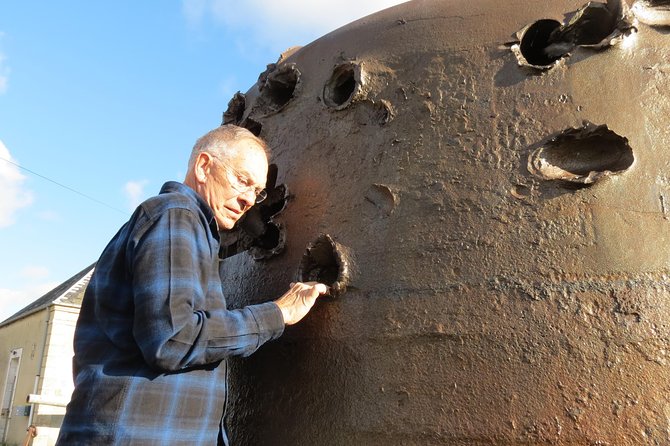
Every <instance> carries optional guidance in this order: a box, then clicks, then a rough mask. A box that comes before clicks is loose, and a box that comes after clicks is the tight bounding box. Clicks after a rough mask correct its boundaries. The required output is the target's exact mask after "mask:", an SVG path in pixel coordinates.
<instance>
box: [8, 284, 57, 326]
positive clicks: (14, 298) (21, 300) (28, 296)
mask: <svg viewBox="0 0 670 446" xmlns="http://www.w3.org/2000/svg"><path fill="white" fill-rule="evenodd" d="M57 286H58V282H40V283H34V282H33V283H32V284H30V285H28V286H26V287H25V288H22V289H8V288H0V322H1V321H4V320H5V319H7V318H8V317H10V316H12V315H13V314H14V313H16V312H17V311H19V310H21V309H22V308H24V307H26V306H27V305H29V304H30V303H32V302H34V301H35V300H37V299H38V298H40V297H42V296H44V295H45V294H46V293H47V292H49V291H51V290H52V289H54V288H55V287H57Z"/></svg>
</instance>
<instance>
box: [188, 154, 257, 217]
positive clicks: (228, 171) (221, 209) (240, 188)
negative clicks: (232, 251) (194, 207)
mask: <svg viewBox="0 0 670 446" xmlns="http://www.w3.org/2000/svg"><path fill="white" fill-rule="evenodd" d="M237 144H238V147H239V145H242V146H243V147H240V149H241V150H240V151H239V153H238V155H237V156H236V157H234V158H232V159H230V160H226V161H222V160H220V159H219V158H217V157H212V165H211V166H210V170H209V178H208V181H207V182H206V183H205V184H204V187H203V189H202V191H201V193H200V195H201V196H202V197H203V198H204V199H205V200H206V201H207V203H208V204H209V206H210V207H211V208H212V210H213V211H214V216H215V218H216V222H217V223H218V225H219V229H221V230H222V229H232V228H233V226H234V225H235V223H237V220H239V219H240V217H242V215H243V214H244V213H245V212H246V211H248V210H249V208H251V206H253V205H254V204H255V202H256V193H257V192H260V191H261V190H262V189H264V188H265V181H266V178H267V175H268V161H267V158H266V156H265V152H263V149H261V148H260V147H258V146H257V145H256V144H255V143H254V142H252V141H240V142H238V143H237Z"/></svg>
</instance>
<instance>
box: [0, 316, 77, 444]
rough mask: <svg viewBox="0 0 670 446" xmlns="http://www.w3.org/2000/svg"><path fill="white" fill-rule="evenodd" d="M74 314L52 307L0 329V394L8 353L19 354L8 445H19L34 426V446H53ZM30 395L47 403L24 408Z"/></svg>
mask: <svg viewBox="0 0 670 446" xmlns="http://www.w3.org/2000/svg"><path fill="white" fill-rule="evenodd" d="M78 315H79V309H78V308H72V307H67V306H60V305H51V306H49V307H48V308H46V309H44V310H42V311H39V312H37V313H35V314H32V315H30V316H27V317H25V318H23V319H20V320H17V321H15V322H13V323H11V324H9V325H7V326H4V327H0V386H2V388H0V390H3V391H4V386H5V377H6V375H7V367H8V364H9V357H10V355H11V352H12V350H16V349H18V348H22V349H23V351H22V357H21V362H20V365H19V374H18V381H17V385H16V391H15V393H14V398H13V402H12V409H11V417H10V419H9V423H8V426H7V435H6V444H7V445H8V446H12V445H22V444H23V442H24V440H25V438H26V429H27V428H28V426H29V425H30V424H34V425H35V426H36V427H37V436H36V437H35V438H34V439H33V442H32V445H33V446H53V445H54V444H55V442H56V438H57V437H58V430H59V428H60V425H61V423H62V421H63V415H64V414H65V407H64V405H65V404H66V403H67V402H68V401H69V399H70V395H71V393H72V390H73V382H72V355H73V350H72V338H73V335H74V327H75V324H76V321H77V317H78ZM29 394H37V395H40V397H41V399H42V400H43V401H47V402H49V403H52V404H28V403H27V397H28V395H29ZM1 426H2V424H1V423H0V427H1ZM1 441H2V432H0V442H1Z"/></svg>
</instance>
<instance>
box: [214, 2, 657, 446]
mask: <svg viewBox="0 0 670 446" xmlns="http://www.w3.org/2000/svg"><path fill="white" fill-rule="evenodd" d="M667 3H668V2H667V1H665V2H662V1H659V2H653V1H645V2H640V3H638V4H637V5H636V6H635V7H634V8H629V6H631V7H632V6H633V5H626V4H621V3H619V2H616V1H610V2H608V3H607V4H605V3H597V2H590V3H585V2H583V1H572V0H560V1H558V0H542V1H539V0H532V1H522V0H506V1H497V0H477V1H474V0H441V1H440V0H432V1H429V0H425V1H421V0H419V1H412V2H409V3H405V4H402V5H400V6H397V7H394V8H391V9H388V10H385V11H382V12H379V13H377V14H374V15H372V16H369V17H366V18H364V19H361V20H358V21H356V22H354V23H352V24H350V25H348V26H345V27H343V28H341V29H339V30H337V31H334V32H333V33H330V34H328V35H326V36H324V37H322V38H320V39H318V40H316V41H315V42H313V43H311V44H310V45H307V46H305V47H303V48H298V49H293V50H291V51H289V52H287V53H286V54H284V55H283V57H282V58H281V59H280V60H279V62H278V63H277V64H272V65H270V66H269V67H268V70H267V71H266V72H265V73H263V74H262V75H261V77H260V78H259V81H258V83H257V84H256V85H254V86H253V87H252V88H251V89H250V90H249V91H248V92H246V93H245V94H239V95H237V96H236V97H235V98H234V99H233V100H232V101H231V103H230V106H229V109H228V111H227V112H226V114H225V119H224V120H225V122H234V123H237V124H241V125H244V126H247V127H248V128H250V129H252V130H253V131H254V132H256V133H259V134H260V135H261V136H262V137H263V138H265V139H266V140H267V141H268V142H269V143H270V145H271V146H272V147H273V149H274V155H273V160H272V162H273V163H274V164H275V165H276V181H275V178H274V177H273V178H271V182H272V183H273V184H274V185H275V186H276V187H273V188H271V189H272V190H271V191H270V199H268V200H267V205H265V206H264V207H260V208H259V209H257V210H256V212H255V213H254V214H251V215H250V216H249V218H248V219H247V220H246V222H245V223H244V224H243V229H242V230H241V231H240V232H239V233H237V234H234V235H233V237H232V239H233V240H232V241H231V247H230V248H229V252H228V255H230V257H228V258H227V259H226V260H225V261H224V262H222V268H223V271H224V274H225V275H226V286H227V294H228V295H229V296H230V299H231V301H232V302H233V303H234V304H235V305H243V304H245V303H252V302H260V301H265V300H269V299H271V298H275V297H277V295H278V294H279V293H280V292H281V291H283V290H284V289H286V288H287V286H288V283H289V282H290V281H292V280H295V279H296V278H297V279H301V280H310V279H317V280H323V281H326V282H328V283H329V285H331V286H332V290H333V291H332V294H333V296H332V297H324V298H322V299H320V301H319V302H317V305H316V306H315V308H314V310H313V312H312V313H310V315H309V316H308V317H307V318H306V319H305V320H303V321H302V322H300V323H299V324H297V325H296V326H292V327H287V329H286V332H285V334H284V336H283V337H282V338H280V339H279V340H277V341H275V342H273V343H271V344H268V345H266V346H264V347H262V348H261V349H260V350H259V351H258V352H257V353H256V354H255V355H253V356H252V357H250V358H246V359H240V360H235V361H232V364H231V395H230V398H229V400H230V403H231V404H230V406H231V408H230V409H229V411H228V415H227V416H228V420H229V424H230V430H231V436H232V437H233V440H234V444H236V445H249V446H251V445H254V446H255V445H273V446H279V445H291V446H295V445H310V446H313V445H319V446H326V445H347V446H349V445H366V446H367V445H370V446H372V445H375V446H376V445H379V446H388V445H468V446H469V445H473V446H474V445H478V446H479V445H521V444H524V445H549V444H551V445H612V446H615V445H616V446H628V445H630V446H633V445H635V446H639V445H642V444H649V445H667V444H670V390H669V389H668V386H669V383H670V366H669V364H668V361H669V359H670V358H669V356H668V355H669V347H670V346H669V339H670V326H669V322H668V321H669V320H670V131H669V130H668V128H669V127H668V116H670V103H669V99H670V94H669V93H668V92H669V91H670V62H669V61H670V54H669V53H670V35H668V31H667V28H664V27H663V25H664V24H665V22H664V19H663V17H664V14H665V13H666V11H665V8H667ZM650 15H651V16H652V17H653V19H649V16H650ZM659 21H660V23H659ZM233 242H234V243H233ZM233 254H235V255H233Z"/></svg>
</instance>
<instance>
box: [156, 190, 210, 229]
mask: <svg viewBox="0 0 670 446" xmlns="http://www.w3.org/2000/svg"><path fill="white" fill-rule="evenodd" d="M170 192H177V193H180V194H182V195H186V196H187V197H189V198H190V199H192V200H193V201H195V203H196V204H197V205H198V208H200V211H202V213H203V214H204V215H205V218H206V219H207V224H209V227H210V228H211V229H212V233H213V234H214V235H215V237H217V238H218V237H219V225H218V224H217V223H216V219H215V218H214V211H213V210H212V208H211V207H210V206H209V204H207V202H206V201H205V200H204V199H203V198H202V197H201V196H200V195H198V193H197V192H196V191H194V190H193V189H191V188H190V187H188V186H187V185H185V184H184V183H180V182H178V181H168V182H167V183H165V184H163V187H161V191H160V193H161V194H167V193H170Z"/></svg>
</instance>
